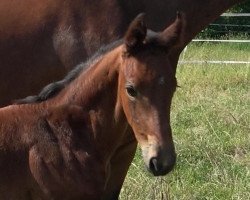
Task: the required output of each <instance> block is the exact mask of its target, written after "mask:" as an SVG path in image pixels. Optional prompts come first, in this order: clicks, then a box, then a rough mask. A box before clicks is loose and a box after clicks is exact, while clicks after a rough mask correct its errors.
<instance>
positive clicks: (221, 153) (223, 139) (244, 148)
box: [120, 43, 250, 200]
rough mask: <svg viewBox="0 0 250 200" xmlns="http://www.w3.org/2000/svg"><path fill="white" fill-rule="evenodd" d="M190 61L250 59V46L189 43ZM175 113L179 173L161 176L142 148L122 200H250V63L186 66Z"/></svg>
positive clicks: (181, 72) (181, 73)
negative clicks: (148, 167) (145, 160)
mask: <svg viewBox="0 0 250 200" xmlns="http://www.w3.org/2000/svg"><path fill="white" fill-rule="evenodd" d="M185 60H242V61H250V45H249V43H248V44H245V45H244V44H206V43H203V44H198V43H195V44H194V43H193V44H191V45H189V47H188V49H187V51H186V53H185ZM177 78H178V84H179V85H180V86H181V88H178V90H177V91H176V94H175V97H174V100H173V104H172V112H171V123H172V129H173V134H174V141H175V145H176V152H177V155H178V159H177V165H176V167H175V170H174V171H173V172H171V174H169V175H168V176H166V177H163V178H155V177H153V176H152V175H150V174H149V173H148V172H147V171H146V170H145V167H144V164H143V161H142V158H141V153H140V150H139V149H138V152H137V154H136V156H135V159H134V161H133V163H132V165H131V167H130V170H129V173H128V176H127V178H126V181H125V183H124V187H123V188H122V192H121V197H120V199H121V200H127V199H128V200H141V199H143V200H162V199H164V200H165V199H166V200H167V199H170V200H196V199H197V200H203V199H204V200H250V126H249V124H250V123H249V122H250V90H249V89H250V65H249V64H247V65H246V64H243V65H208V64H205V65H193V64H188V65H187V64H185V65H180V66H179V67H178V71H177Z"/></svg>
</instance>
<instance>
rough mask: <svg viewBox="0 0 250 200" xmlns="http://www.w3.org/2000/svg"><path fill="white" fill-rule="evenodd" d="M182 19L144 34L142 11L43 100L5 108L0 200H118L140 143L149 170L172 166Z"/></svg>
mask: <svg viewBox="0 0 250 200" xmlns="http://www.w3.org/2000/svg"><path fill="white" fill-rule="evenodd" d="M183 24H184V23H183V18H182V17H180V16H179V15H178V16H177V18H176V20H175V22H174V23H173V24H172V25H171V26H169V27H168V28H166V29H165V30H164V31H163V32H161V33H154V32H152V31H150V32H149V33H148V34H147V29H146V26H145V25H144V21H143V15H139V16H138V17H137V18H136V19H135V20H134V21H133V22H132V23H131V25H130V26H129V29H128V30H127V32H126V35H125V39H124V42H123V41H118V42H115V43H114V44H112V45H111V46H108V48H107V49H106V50H105V51H104V52H102V53H100V54H99V55H97V56H95V57H93V59H91V60H90V61H89V62H88V63H86V64H81V65H79V66H78V67H77V68H76V69H75V70H74V71H72V72H71V73H70V74H69V75H68V76H66V78H65V79H63V80H62V81H59V82H55V83H52V84H50V85H48V86H47V87H46V88H45V89H44V90H43V94H47V95H45V97H44V99H41V98H40V96H39V95H38V96H37V98H35V97H32V98H28V99H24V100H22V103H27V101H35V102H33V103H27V104H22V105H12V106H8V107H4V108H2V109H0V177H1V178H0V199H1V200H5V199H11V200H27V199H60V200H63V199H70V200H71V199H88V200H94V199H105V200H106V199H117V198H118V195H119V191H120V189H121V186H122V184H123V181H124V178H125V176H126V173H127V170H128V167H129V165H130V163H131V161H132V158H133V156H134V153H135V150H136V146H137V141H138V142H139V144H140V146H141V148H142V152H143V158H144V161H145V164H146V166H147V168H148V169H149V171H151V172H152V173H153V174H154V175H155V176H159V175H165V174H167V173H168V172H169V171H171V170H172V168H173V166H174V164H175V160H176V155H175V149H174V144H173V140H172V133H171V127H170V105H171V99H172V96H173V93H174V91H175V88H176V86H177V82H176V78H175V73H174V69H173V66H171V64H170V62H169V57H168V55H169V53H170V52H171V51H172V50H173V49H174V48H175V47H176V46H179V45H180V43H181V41H182V40H181V38H182V36H183ZM62 83H63V84H62ZM136 140H137V141H136Z"/></svg>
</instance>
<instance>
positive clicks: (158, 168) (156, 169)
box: [149, 158, 162, 173]
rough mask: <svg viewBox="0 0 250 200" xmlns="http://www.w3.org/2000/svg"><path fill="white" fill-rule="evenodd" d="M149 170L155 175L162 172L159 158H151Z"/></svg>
mask: <svg viewBox="0 0 250 200" xmlns="http://www.w3.org/2000/svg"><path fill="white" fill-rule="evenodd" d="M149 169H150V170H151V171H152V172H153V173H157V172H160V171H161V170H162V165H161V164H160V163H159V162H158V161H157V158H151V159H150V161H149Z"/></svg>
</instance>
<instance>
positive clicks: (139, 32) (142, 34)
mask: <svg viewBox="0 0 250 200" xmlns="http://www.w3.org/2000/svg"><path fill="white" fill-rule="evenodd" d="M144 18H145V14H144V13H141V14H139V15H138V16H137V17H136V18H135V19H134V20H133V21H132V22H131V24H130V25H129V27H128V30H127V32H126V34H125V38H124V39H125V45H126V53H128V54H133V52H136V50H137V49H138V48H140V47H141V46H142V45H143V41H144V40H145V38H146V35H147V27H146V25H145V22H144Z"/></svg>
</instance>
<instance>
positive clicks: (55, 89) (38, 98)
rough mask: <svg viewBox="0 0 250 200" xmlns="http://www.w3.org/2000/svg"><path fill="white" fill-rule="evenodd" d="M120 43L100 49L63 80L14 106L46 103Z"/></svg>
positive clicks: (49, 85) (120, 41) (117, 41)
mask: <svg viewBox="0 0 250 200" xmlns="http://www.w3.org/2000/svg"><path fill="white" fill-rule="evenodd" d="M121 43H122V40H116V41H115V42H113V43H111V44H108V45H106V46H103V47H101V48H100V49H99V50H98V51H97V52H96V53H95V54H94V55H93V56H92V57H90V58H89V59H88V60H87V61H86V62H84V63H80V64H78V65H77V66H76V67H75V68H74V69H73V70H71V71H70V72H69V73H68V74H67V75H66V76H65V77H64V79H62V80H60V81H56V82H53V83H50V84H48V85H46V86H45V87H44V88H43V89H42V90H41V92H40V93H39V94H38V95H34V96H28V97H26V98H24V99H18V100H15V101H14V104H29V103H39V102H42V101H46V100H47V99H50V98H52V97H54V96H56V95H57V94H58V93H59V92H60V91H61V90H62V89H63V88H65V87H66V86H67V85H68V84H69V83H70V82H71V81H73V80H75V79H76V78H77V77H78V76H79V75H80V74H81V73H82V72H83V71H85V70H86V69H88V68H89V67H91V66H93V65H94V64H95V63H96V62H98V61H99V60H100V59H101V58H102V57H103V56H104V55H105V54H106V53H108V52H110V51H112V50H113V49H115V48H116V47H118V46H119V45H120V44H121Z"/></svg>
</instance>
